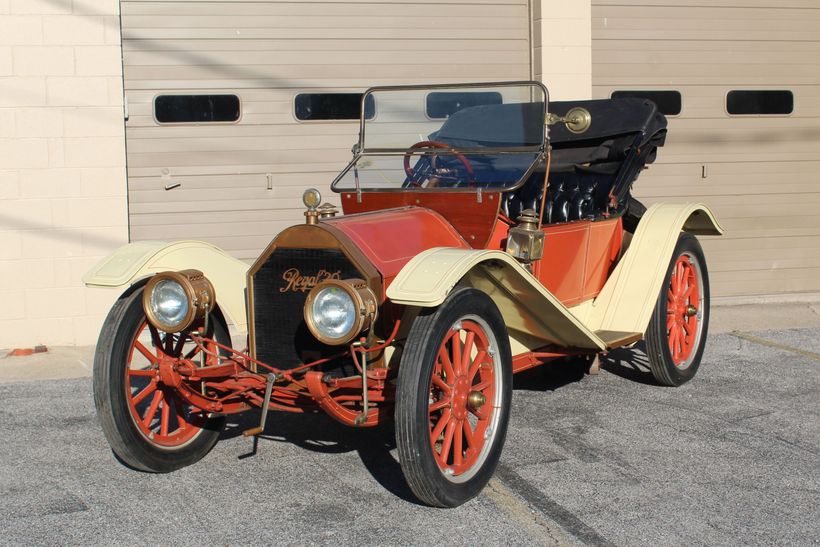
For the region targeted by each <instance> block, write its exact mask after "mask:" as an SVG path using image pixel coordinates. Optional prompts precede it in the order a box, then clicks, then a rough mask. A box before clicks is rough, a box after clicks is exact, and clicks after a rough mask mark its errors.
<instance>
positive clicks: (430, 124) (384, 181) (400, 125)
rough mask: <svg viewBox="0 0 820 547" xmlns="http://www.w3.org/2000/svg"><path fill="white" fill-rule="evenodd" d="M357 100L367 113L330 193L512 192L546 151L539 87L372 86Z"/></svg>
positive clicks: (543, 102)
mask: <svg viewBox="0 0 820 547" xmlns="http://www.w3.org/2000/svg"><path fill="white" fill-rule="evenodd" d="M363 101H368V103H367V104H369V105H372V107H371V108H372V109H373V112H369V113H368V118H367V119H363V120H362V126H361V128H360V135H359V144H358V150H357V152H358V153H357V154H356V155H355V156H354V159H353V161H352V162H351V163H350V164H349V165H348V166H347V167H346V168H345V170H344V171H342V173H341V174H340V175H339V176H338V177H337V178H336V180H335V181H334V183H333V189H334V190H336V191H351V190H357V189H358V190H362V191H367V190H423V189H433V188H435V189H468V190H469V189H475V188H500V189H505V188H512V187H513V186H516V185H517V184H518V183H519V182H521V181H522V179H523V178H524V177H525V176H527V175H528V174H529V173H530V172H531V170H532V169H533V167H534V165H535V164H536V163H537V161H538V160H539V159H540V157H541V154H542V153H543V150H544V140H545V130H544V119H545V115H546V102H547V97H546V89H545V88H544V87H543V86H541V85H540V84H538V83H530V82H528V83H514V84H481V85H458V86H428V87H400V88H374V89H372V90H370V91H368V92H367V93H366V94H365V96H364V98H363ZM363 104H364V102H363Z"/></svg>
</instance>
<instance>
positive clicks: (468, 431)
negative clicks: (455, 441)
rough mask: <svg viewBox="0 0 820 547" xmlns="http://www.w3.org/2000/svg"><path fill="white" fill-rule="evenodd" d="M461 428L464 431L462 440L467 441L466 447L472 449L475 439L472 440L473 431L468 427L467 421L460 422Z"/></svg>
mask: <svg viewBox="0 0 820 547" xmlns="http://www.w3.org/2000/svg"><path fill="white" fill-rule="evenodd" d="M461 427H462V429H463V430H464V439H466V440H467V447H468V448H472V447H474V446H475V439H474V438H473V430H472V428H471V427H470V422H469V420H464V421H463V422H461Z"/></svg>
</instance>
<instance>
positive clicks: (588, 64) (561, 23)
mask: <svg viewBox="0 0 820 547" xmlns="http://www.w3.org/2000/svg"><path fill="white" fill-rule="evenodd" d="M532 21H533V30H532V32H533V35H532V46H533V57H532V63H533V76H534V77H535V79H536V80H540V81H542V82H543V83H544V84H545V85H546V86H547V88H548V89H549V91H550V100H554V101H563V100H571V99H589V98H591V97H592V23H591V21H592V2H591V0H532Z"/></svg>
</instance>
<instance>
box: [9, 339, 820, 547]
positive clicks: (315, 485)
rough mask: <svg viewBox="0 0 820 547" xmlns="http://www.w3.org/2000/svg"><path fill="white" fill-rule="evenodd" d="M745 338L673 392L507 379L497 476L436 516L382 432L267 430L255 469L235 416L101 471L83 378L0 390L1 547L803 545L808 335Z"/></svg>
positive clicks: (607, 377) (808, 491)
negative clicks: (189, 446) (172, 451)
mask: <svg viewBox="0 0 820 547" xmlns="http://www.w3.org/2000/svg"><path fill="white" fill-rule="evenodd" d="M750 334H751V335H752V336H753V337H754V339H755V340H756V341H752V340H750V339H744V338H741V337H739V336H738V335H733V334H719V335H714V336H711V337H710V339H709V345H708V347H707V352H706V355H705V358H704V363H703V366H702V368H701V370H700V371H699V373H698V375H697V377H696V378H695V379H694V380H693V381H692V382H691V383H689V384H687V385H685V386H683V387H681V388H662V387H658V386H656V385H653V384H652V381H651V375H650V374H649V373H648V372H647V371H646V367H645V363H646V358H645V356H644V355H643V354H642V352H641V351H640V348H637V349H634V350H622V351H618V352H614V353H613V354H612V355H611V356H610V357H609V358H608V359H607V360H606V361H605V363H604V370H602V371H601V374H600V375H598V376H584V375H583V374H580V373H578V372H577V369H576V368H573V367H570V366H568V365H566V364H558V363H556V364H553V365H547V366H544V367H541V368H539V369H534V370H532V371H529V372H526V373H523V374H522V375H519V376H517V377H516V382H515V387H516V389H515V393H514V396H513V410H512V418H511V424H510V429H509V434H508V437H507V444H506V447H505V449H504V454H503V456H502V463H501V465H500V467H499V470H498V472H497V473H496V477H495V478H494V479H493V481H491V483H490V486H489V487H488V488H487V489H485V491H484V493H482V495H480V496H479V497H478V498H476V499H475V500H473V501H471V502H469V503H467V504H465V505H464V506H462V507H460V508H458V509H453V510H439V509H430V508H427V507H422V506H420V505H418V504H416V503H415V502H414V501H413V499H412V495H411V494H410V492H409V490H408V488H407V486H406V484H405V483H404V481H403V479H402V475H401V470H400V468H399V465H398V463H397V461H396V457H397V456H396V450H395V447H394V446H393V441H392V430H391V428H390V427H383V428H380V429H376V430H368V431H359V430H355V431H354V430H349V429H347V428H345V427H343V426H340V425H337V424H336V423H334V422H332V421H331V420H330V419H328V418H326V417H324V416H293V415H277V414H272V415H270V416H269V418H268V427H267V430H266V434H265V436H264V437H263V438H261V439H260V440H259V442H258V446H257V450H256V452H255V453H254V452H253V448H254V443H253V441H252V440H250V439H247V438H244V437H242V436H241V434H240V432H241V430H242V429H244V428H245V427H249V426H250V425H251V421H253V420H254V419H255V416H248V417H247V418H246V419H245V421H244V422H241V423H239V422H237V420H236V419H234V420H233V421H232V422H231V423H230V425H229V427H228V429H227V430H226V432H225V433H224V435H223V439H222V440H221V441H220V443H219V444H217V446H216V447H215V448H214V450H213V451H212V452H211V453H210V454H209V455H208V456H207V457H206V458H205V459H203V460H202V461H200V462H199V463H197V464H195V465H193V466H190V467H188V468H185V469H183V470H180V471H177V472H174V473H171V474H167V475H150V474H145V473H139V472H136V471H132V470H130V469H128V468H126V467H124V466H123V465H122V464H120V463H118V462H117V461H116V460H115V459H114V457H113V456H112V454H111V452H110V450H109V449H108V446H107V444H106V441H105V439H104V438H103V435H102V432H101V430H100V428H99V426H98V424H97V421H96V417H95V413H94V405H93V401H92V396H91V383H90V380H89V379H88V378H80V379H65V380H39V381H26V382H16V383H10V384H5V385H0V439H2V443H0V515H2V516H3V518H2V519H0V544H58V543H59V544H84V545H85V544H95V545H101V544H104V545H113V544H117V545H119V544H175V545H210V544H238V543H251V544H271V543H275V544H316V543H332V544H337V543H343V544H368V545H372V544H414V545H427V544H442V545H443V544H470V545H474V544H487V545H497V544H544V545H557V544H573V543H575V544H582V543H587V544H603V545H606V544H615V545H659V544H661V545H682V544H686V545H692V544H708V545H737V544H777V545H787V544H789V545H791V544H801V545H805V544H816V543H817V542H818V541H820V518H818V517H820V514H818V507H820V494H819V493H820V484H818V483H819V482H820V480H819V479H818V477H820V473H819V472H818V471H820V465H818V462H819V461H820V459H818V452H820V419H818V418H820V416H818V414H819V413H820V405H819V404H818V403H820V392H819V388H820V375H818V372H817V371H818V366H820V362H819V361H820V355H818V354H817V353H818V352H820V345H818V342H817V340H818V339H820V338H819V337H818V335H820V329H814V328H813V329H799V330H783V331H764V332H753V333H750ZM770 343H771V344H770ZM772 344H773V345H772ZM791 348H796V349H799V350H801V351H794V350H793V349H791Z"/></svg>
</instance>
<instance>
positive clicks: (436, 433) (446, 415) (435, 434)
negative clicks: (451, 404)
mask: <svg viewBox="0 0 820 547" xmlns="http://www.w3.org/2000/svg"><path fill="white" fill-rule="evenodd" d="M449 421H450V409H447V410H445V411H444V412H442V414H441V417H440V418H439V419H438V422H437V423H436V427H434V428H433V431H432V432H431V433H430V440H431V441H432V442H433V444H435V443H436V442H437V441H438V438H439V437H440V436H441V432H442V431H444V428H445V427H447V424H448V423H449Z"/></svg>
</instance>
